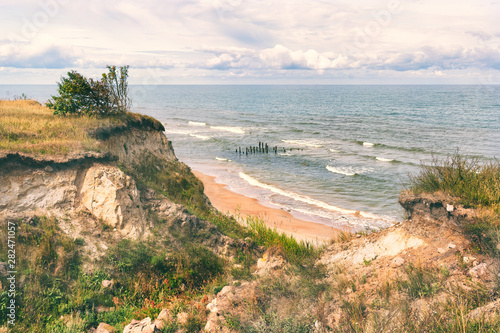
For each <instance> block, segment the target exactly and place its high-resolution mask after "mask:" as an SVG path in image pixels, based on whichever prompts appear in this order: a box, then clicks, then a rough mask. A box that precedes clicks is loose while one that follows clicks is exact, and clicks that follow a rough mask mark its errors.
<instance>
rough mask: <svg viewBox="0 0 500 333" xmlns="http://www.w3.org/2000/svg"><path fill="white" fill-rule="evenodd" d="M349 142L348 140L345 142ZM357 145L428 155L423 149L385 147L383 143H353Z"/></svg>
mask: <svg viewBox="0 0 500 333" xmlns="http://www.w3.org/2000/svg"><path fill="white" fill-rule="evenodd" d="M345 141H349V140H345ZM354 142H355V143H357V144H358V145H362V146H365V147H376V148H385V149H392V150H402V151H408V152H419V153H430V151H427V150H425V149H423V148H417V147H398V146H390V145H386V144H383V143H371V142H366V141H354Z"/></svg>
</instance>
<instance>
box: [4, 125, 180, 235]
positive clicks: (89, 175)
mask: <svg viewBox="0 0 500 333" xmlns="http://www.w3.org/2000/svg"><path fill="white" fill-rule="evenodd" d="M102 145H103V146H104V147H105V148H106V150H107V151H108V152H106V153H81V154H77V155H74V156H67V157H46V158H36V157H31V156H29V155H25V154H15V153H12V154H3V156H0V160H1V161H0V168H1V170H0V193H1V194H2V195H1V196H0V218H1V217H3V218H7V217H9V216H19V214H24V215H29V214H32V215H48V216H57V217H65V218H71V217H72V216H73V215H75V214H76V213H78V212H81V211H82V210H83V211H86V212H88V213H89V214H90V215H91V216H92V217H94V218H95V219H96V220H98V221H100V222H102V223H103V224H104V225H106V226H107V227H109V228H112V229H116V231H118V232H119V234H120V235H121V236H122V237H127V238H134V239H135V238H139V237H142V236H144V235H146V234H148V230H149V229H150V228H151V223H150V222H148V221H147V218H146V216H145V213H144V209H143V203H142V202H141V196H140V193H139V190H138V189H137V186H136V184H135V181H134V180H133V179H132V178H131V177H130V176H128V175H126V174H125V173H124V172H123V171H122V170H121V169H120V168H119V167H118V164H119V163H121V164H123V165H127V166H133V165H135V164H139V163H141V158H143V157H144V156H146V155H148V154H152V155H154V156H156V157H157V158H159V159H160V160H162V161H163V162H165V163H168V162H169V161H172V160H175V159H176V158H175V154H174V151H173V149H172V145H171V143H170V142H169V141H168V140H167V138H166V137H165V135H164V134H163V132H161V131H158V130H145V129H137V128H130V129H126V130H122V131H121V132H120V133H117V134H116V135H115V136H110V137H109V138H107V139H106V140H104V141H103V142H102Z"/></svg>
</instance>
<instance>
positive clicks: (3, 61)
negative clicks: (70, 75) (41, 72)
mask: <svg viewBox="0 0 500 333" xmlns="http://www.w3.org/2000/svg"><path fill="white" fill-rule="evenodd" d="M76 59H77V56H76V54H75V52H74V51H73V50H71V49H70V48H66V47H61V46H54V45H32V44H27V43H16V44H7V45H4V46H0V66H3V67H17V68H48V69H51V68H68V67H72V66H75V64H76V62H75V61H76Z"/></svg>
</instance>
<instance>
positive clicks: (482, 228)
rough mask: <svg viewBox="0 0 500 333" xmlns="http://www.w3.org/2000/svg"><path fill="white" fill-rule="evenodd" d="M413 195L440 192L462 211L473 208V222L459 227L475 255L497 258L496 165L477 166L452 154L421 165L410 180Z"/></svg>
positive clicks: (499, 205) (499, 202)
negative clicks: (462, 207) (455, 201)
mask: <svg viewBox="0 0 500 333" xmlns="http://www.w3.org/2000/svg"><path fill="white" fill-rule="evenodd" d="M410 190H412V191H413V192H414V193H416V194H419V193H430V194H433V193H436V192H441V193H444V194H446V195H449V196H451V197H453V198H454V200H457V201H458V203H459V204H462V205H463V206H464V207H466V208H467V207H468V208H474V209H475V210H476V214H475V216H474V217H473V221H471V222H468V223H465V224H464V225H462V227H463V230H464V232H465V234H466V235H467V236H468V237H469V238H470V239H471V240H472V241H473V244H474V246H475V249H476V250H477V251H478V252H482V253H486V254H489V255H493V256H498V255H499V253H500V251H499V250H500V249H499V248H498V245H497V244H500V228H499V223H500V163H499V162H498V161H497V162H490V163H486V164H481V163H479V161H478V160H477V159H476V158H468V157H467V156H462V155H459V154H454V155H452V156H450V157H448V158H446V159H443V160H437V159H435V160H434V161H433V163H432V165H429V166H425V165H422V167H421V171H420V173H418V174H416V175H413V176H410Z"/></svg>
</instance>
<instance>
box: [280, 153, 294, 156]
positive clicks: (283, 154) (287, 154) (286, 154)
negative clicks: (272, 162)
mask: <svg viewBox="0 0 500 333" xmlns="http://www.w3.org/2000/svg"><path fill="white" fill-rule="evenodd" d="M278 155H281V156H293V154H289V153H278Z"/></svg>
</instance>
